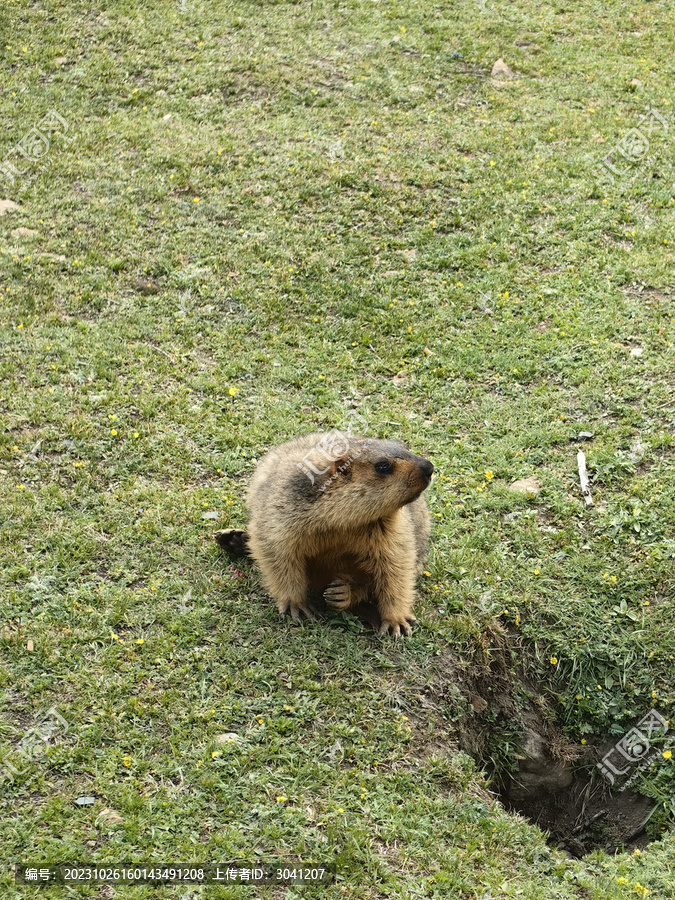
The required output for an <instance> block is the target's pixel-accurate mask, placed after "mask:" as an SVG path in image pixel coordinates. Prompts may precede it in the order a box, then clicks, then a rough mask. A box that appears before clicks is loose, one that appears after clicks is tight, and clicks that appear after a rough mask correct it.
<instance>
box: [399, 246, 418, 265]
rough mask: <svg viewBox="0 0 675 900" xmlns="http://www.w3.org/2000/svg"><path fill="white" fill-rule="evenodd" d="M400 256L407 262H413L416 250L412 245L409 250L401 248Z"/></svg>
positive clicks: (415, 257)
mask: <svg viewBox="0 0 675 900" xmlns="http://www.w3.org/2000/svg"><path fill="white" fill-rule="evenodd" d="M401 256H402V257H403V258H404V259H405V260H407V261H408V262H414V261H415V260H416V259H417V250H415V248H414V247H413V248H412V249H410V250H401Z"/></svg>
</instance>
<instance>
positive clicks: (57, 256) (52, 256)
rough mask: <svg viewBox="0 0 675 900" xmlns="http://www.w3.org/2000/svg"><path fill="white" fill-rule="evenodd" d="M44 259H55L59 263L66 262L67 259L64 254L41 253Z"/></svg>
mask: <svg viewBox="0 0 675 900" xmlns="http://www.w3.org/2000/svg"><path fill="white" fill-rule="evenodd" d="M40 256H41V257H42V258H43V259H55V260H57V262H65V261H66V258H65V256H63V254H62V253H41V254H40Z"/></svg>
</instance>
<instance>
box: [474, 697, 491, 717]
mask: <svg viewBox="0 0 675 900" xmlns="http://www.w3.org/2000/svg"><path fill="white" fill-rule="evenodd" d="M471 705H472V706H473V711H474V712H475V713H476V715H478V716H479V715H480V714H481V713H482V712H485V710H486V709H487V701H485V700H484V699H483V698H482V697H479V696H478V695H476V696H475V697H472V698H471Z"/></svg>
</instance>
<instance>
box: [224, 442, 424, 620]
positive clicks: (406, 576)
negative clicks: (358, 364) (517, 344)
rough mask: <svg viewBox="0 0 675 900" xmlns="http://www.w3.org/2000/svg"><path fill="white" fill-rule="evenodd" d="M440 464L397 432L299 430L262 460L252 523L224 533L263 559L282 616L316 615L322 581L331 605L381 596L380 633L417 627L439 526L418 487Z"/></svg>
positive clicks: (232, 547) (242, 551)
mask: <svg viewBox="0 0 675 900" xmlns="http://www.w3.org/2000/svg"><path fill="white" fill-rule="evenodd" d="M433 470H434V467H433V465H432V464H431V463H430V462H429V460H427V459H424V458H423V457H421V456H415V455H414V454H413V453H410V451H408V450H406V448H405V447H404V446H403V445H402V444H399V443H396V442H394V441H384V440H376V439H374V438H367V437H355V436H353V435H345V434H342V433H341V432H337V431H334V432H329V433H328V434H309V435H306V436H305V437H300V438H296V439H295V440H293V441H289V442H288V443H286V444H282V445H281V446H279V447H276V448H274V449H273V450H271V451H270V452H269V453H267V454H266V455H265V456H264V457H263V458H262V459H261V460H260V462H259V464H258V466H257V468H256V470H255V472H254V474H253V478H252V479H251V484H250V486H249V490H248V495H247V506H248V512H249V521H248V526H247V529H246V531H238V530H235V529H227V530H225V531H219V532H218V533H217V534H216V540H217V541H218V543H219V544H220V545H221V546H222V547H224V548H225V549H227V550H229V551H230V552H231V553H235V554H237V555H240V556H244V555H246V556H250V557H252V558H253V559H254V560H255V562H256V563H257V564H258V566H259V567H260V571H261V573H262V578H263V583H264V584H265V587H266V588H267V590H268V591H269V592H270V594H272V596H273V597H274V599H275V600H276V603H277V607H278V609H279V612H280V613H281V614H282V615H285V614H286V613H290V614H291V616H292V617H293V618H294V619H296V620H299V619H300V613H304V614H305V615H306V616H307V617H308V618H313V611H312V608H311V606H310V604H309V599H308V595H309V591H310V589H314V590H317V589H318V590H320V591H323V594H324V597H325V600H326V602H327V603H328V604H329V606H331V607H332V608H333V609H339V610H343V609H355V608H356V607H357V606H358V605H359V604H360V603H362V602H366V601H370V602H371V603H374V604H375V606H376V607H377V611H378V613H379V618H380V623H379V633H380V634H386V633H387V632H391V633H392V634H393V635H394V636H395V637H399V636H400V635H401V634H402V633H403V634H410V632H411V625H413V624H414V623H415V617H414V615H413V604H414V602H415V580H416V578H417V576H418V575H419V574H421V571H422V565H423V560H424V555H425V552H426V547H427V542H428V540H429V533H430V530H431V529H430V517H429V511H428V508H427V505H426V502H425V500H424V499H423V498H422V497H421V496H420V495H421V494H422V492H423V491H424V490H425V488H426V487H428V485H429V482H430V481H431V475H432V473H433Z"/></svg>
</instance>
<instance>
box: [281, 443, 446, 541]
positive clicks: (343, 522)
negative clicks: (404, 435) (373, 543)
mask: <svg viewBox="0 0 675 900" xmlns="http://www.w3.org/2000/svg"><path fill="white" fill-rule="evenodd" d="M304 462H305V463H306V465H307V466H308V470H307V471H305V472H304V474H305V476H306V481H305V483H304V485H303V488H304V490H303V494H304V497H305V499H306V500H309V501H310V502H311V505H312V507H313V510H312V516H313V518H314V519H315V520H316V518H321V519H323V521H324V523H325V524H326V525H327V526H328V525H330V526H333V525H334V526H336V527H350V526H356V525H365V524H367V523H368V522H376V521H377V520H378V519H382V518H384V517H385V516H389V515H391V514H392V513H394V512H396V510H397V509H400V508H401V507H402V506H405V505H406V504H408V503H412V501H413V500H416V499H417V497H419V495H420V494H421V493H422V491H423V490H425V488H427V487H428V486H429V482H430V481H431V475H432V472H433V471H434V467H433V465H432V463H430V462H429V460H428V459H424V457H422V456H415V454H414V453H411V452H410V451H409V450H407V449H406V448H405V447H404V446H403V444H399V443H397V442H396V441H382V440H377V439H374V438H367V437H355V436H353V435H345V434H343V433H340V432H330V433H329V434H326V435H323V436H321V439H320V441H319V442H318V443H317V446H316V448H314V449H313V450H312V451H311V453H309V454H307V455H306V456H305V458H304ZM298 468H300V469H303V466H301V465H300V464H299V465H298ZM312 470H313V480H312V478H311V477H307V476H309V475H311V474H312ZM298 474H299V473H298ZM294 480H296V481H297V476H296V478H295V479H294ZM298 486H300V485H298ZM319 511H321V515H320V516H317V513H319Z"/></svg>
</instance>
